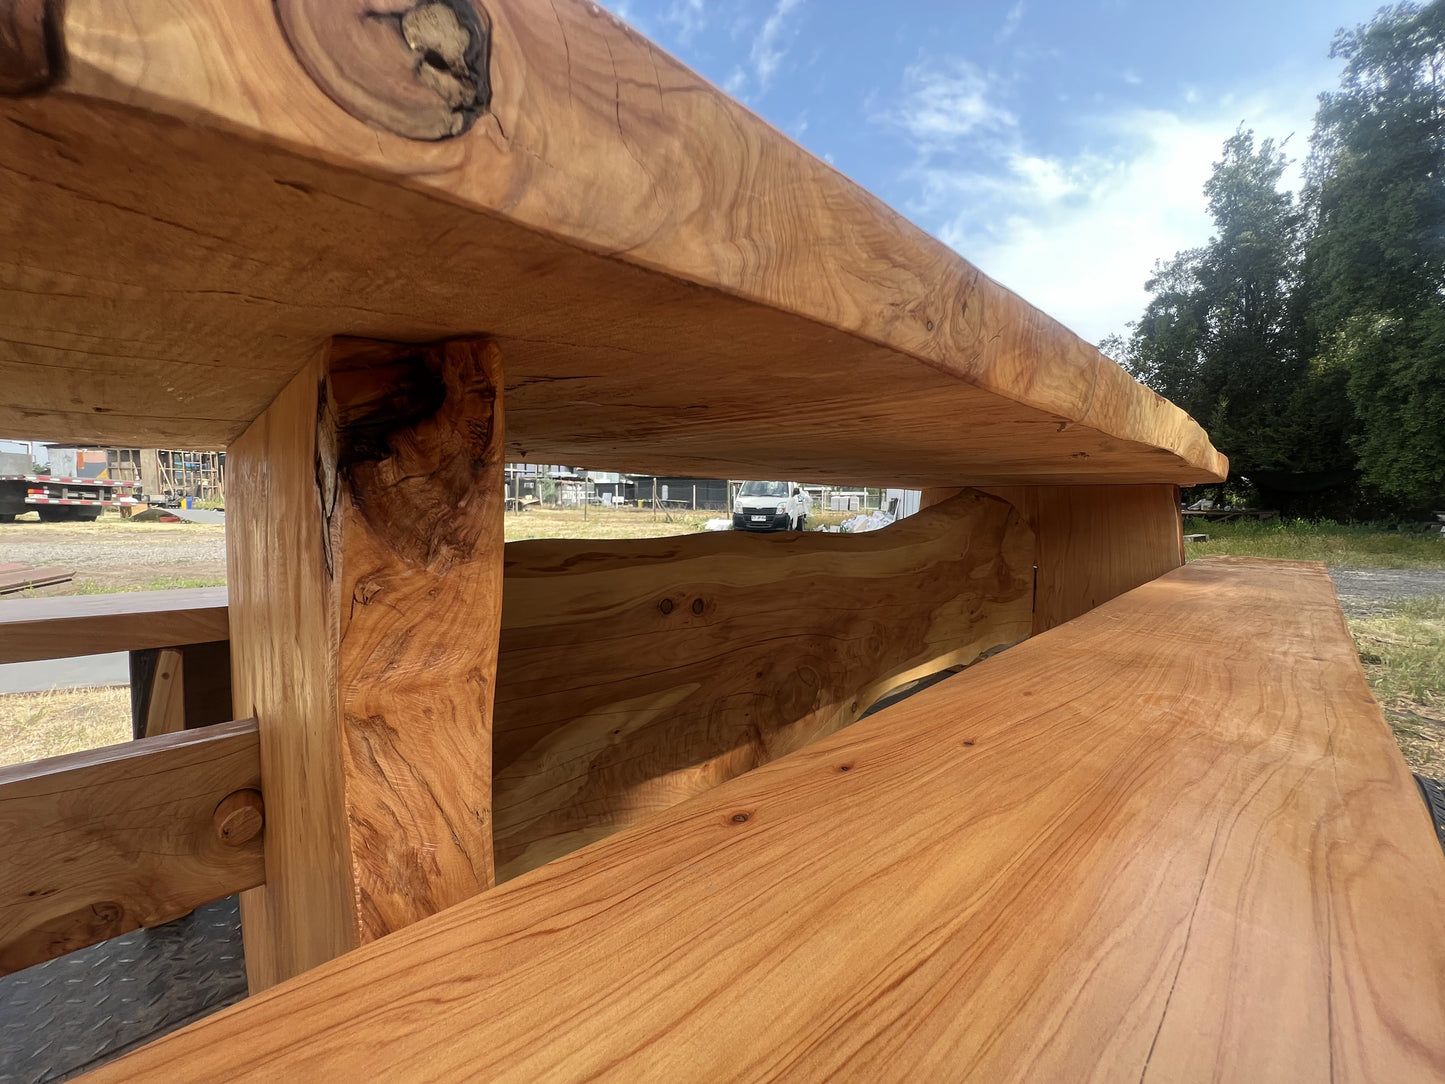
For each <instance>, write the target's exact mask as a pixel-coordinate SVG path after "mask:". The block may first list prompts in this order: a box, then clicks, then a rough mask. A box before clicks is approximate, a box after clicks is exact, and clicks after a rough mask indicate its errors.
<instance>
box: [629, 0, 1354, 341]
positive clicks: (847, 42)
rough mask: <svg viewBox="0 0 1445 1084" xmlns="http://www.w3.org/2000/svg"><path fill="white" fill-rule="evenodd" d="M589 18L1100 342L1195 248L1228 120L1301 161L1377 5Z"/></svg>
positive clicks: (676, 7) (1240, 3)
mask: <svg viewBox="0 0 1445 1084" xmlns="http://www.w3.org/2000/svg"><path fill="white" fill-rule="evenodd" d="M604 6H607V7H609V8H610V9H611V10H613V11H614V12H616V13H617V14H618V15H620V16H621V17H622V18H624V19H625V20H627V21H628V22H629V23H631V24H632V25H633V26H635V27H637V28H638V29H639V30H641V31H642V32H643V33H645V34H647V35H648V36H649V37H650V38H652V39H653V40H654V41H655V42H657V43H658V44H659V45H661V46H662V47H663V48H665V49H667V50H668V51H669V52H671V53H672V54H673V55H675V56H677V57H678V58H680V59H681V60H682V61H683V62H684V63H686V64H687V65H689V66H690V67H692V68H694V69H695V70H697V71H698V72H700V73H701V74H702V75H703V76H705V77H706V78H708V79H709V80H711V81H712V82H714V83H716V84H717V85H719V86H721V87H723V88H724V89H726V90H728V91H729V92H730V93H731V94H733V95H734V96H735V97H737V98H739V99H740V100H742V101H743V102H745V103H746V104H747V105H748V106H750V107H751V108H752V109H753V110H755V111H756V112H757V113H758V114H760V115H761V116H762V117H764V118H765V119H766V120H768V121H770V122H771V123H772V124H774V125H776V126H777V127H778V128H780V129H782V130H783V131H784V132H787V133H788V134H789V135H791V136H792V137H793V138H794V139H796V140H797V141H798V142H800V143H801V144H803V146H805V147H807V148H808V149H809V150H810V151H812V152H813V153H814V154H817V155H819V156H820V157H824V158H826V159H828V160H829V161H830V162H832V163H833V164H834V165H835V166H836V167H837V168H838V169H840V170H841V171H842V172H844V173H845V174H847V175H848V176H850V177H852V178H853V179H854V180H856V181H858V182H859V183H860V184H862V185H863V186H864V187H866V188H868V189H869V190H871V191H872V192H874V193H876V194H877V195H879V196H881V197H882V198H883V199H884V200H886V201H887V202H888V203H890V204H891V205H892V206H894V207H895V208H897V209H898V210H900V211H902V212H903V213H904V214H906V215H908V217H909V218H911V219H912V220H913V221H915V222H917V223H918V224H919V225H920V226H922V227H923V228H925V229H927V230H928V231H929V232H931V233H933V234H935V235H936V236H938V237H940V238H942V239H943V240H944V241H946V242H947V243H949V244H950V245H952V246H954V247H955V248H956V249H958V251H959V252H961V253H962V254H963V255H964V256H966V257H967V258H968V259H970V260H972V261H973V262H974V263H975V264H977V265H978V266H980V267H981V268H982V269H983V270H984V271H985V272H986V273H987V274H989V275H992V276H993V277H994V278H996V279H999V280H1000V281H1001V282H1003V283H1004V284H1005V285H1007V286H1009V287H1011V288H1012V289H1014V290H1017V291H1018V292H1019V293H1021V294H1022V295H1023V296H1024V297H1026V298H1027V299H1029V300H1030V301H1032V302H1033V303H1035V304H1036V305H1039V306H1040V307H1041V308H1043V309H1044V310H1046V311H1047V312H1049V313H1050V314H1051V315H1053V316H1056V317H1058V318H1059V319H1060V320H1063V321H1064V323H1066V324H1068V325H1069V326H1070V327H1072V328H1073V329H1074V330H1075V331H1077V332H1078V333H1079V334H1081V335H1083V336H1084V337H1086V338H1088V339H1090V340H1092V341H1098V340H1099V339H1100V338H1102V337H1103V336H1104V335H1105V334H1107V333H1109V332H1111V331H1123V330H1124V327H1125V324H1126V323H1127V322H1128V321H1129V320H1132V319H1135V318H1136V317H1137V316H1138V315H1139V313H1140V311H1141V310H1142V309H1143V306H1144V303H1145V301H1146V297H1147V295H1146V294H1145V293H1144V289H1143V283H1144V280H1145V278H1146V277H1147V276H1148V274H1149V271H1150V269H1151V268H1152V267H1153V264H1154V261H1155V260H1156V259H1159V258H1163V257H1168V256H1171V255H1173V253H1174V252H1175V251H1177V250H1178V249H1180V248H1185V247H1189V246H1192V245H1197V244H1200V243H1202V242H1203V241H1205V240H1206V239H1207V238H1208V236H1209V220H1208V217H1207V215H1206V213H1205V208H1204V197H1203V194H1202V192H1201V188H1202V186H1203V184H1204V181H1205V179H1206V178H1207V177H1208V175H1209V169H1210V164H1211V162H1213V161H1214V160H1215V159H1216V158H1217V157H1218V156H1219V149H1220V146H1221V144H1222V143H1223V142H1224V140H1225V138H1226V137H1227V136H1228V135H1230V133H1232V132H1233V131H1234V129H1235V128H1236V127H1237V126H1238V125H1239V124H1240V123H1241V122H1242V123H1244V124H1245V125H1246V126H1247V127H1250V128H1253V129H1255V131H1256V132H1257V133H1258V134H1259V135H1260V136H1262V137H1263V136H1274V137H1275V138H1276V139H1283V138H1284V137H1286V136H1290V135H1291V134H1293V138H1292V139H1291V141H1290V143H1289V145H1288V149H1289V150H1290V151H1291V152H1292V156H1293V157H1294V158H1296V159H1297V160H1298V159H1302V158H1303V156H1304V153H1305V152H1306V150H1307V147H1308V139H1309V132H1310V122H1311V118H1312V117H1313V115H1314V109H1315V104H1316V95H1317V94H1318V93H1319V92H1320V91H1322V90H1326V89H1329V88H1330V87H1332V86H1333V85H1334V84H1335V82H1336V79H1337V77H1338V72H1339V65H1338V63H1337V62H1335V61H1331V60H1330V59H1329V56H1328V54H1329V45H1330V40H1331V38H1332V36H1333V34H1334V31H1335V30H1336V29H1337V28H1338V27H1341V26H1347V25H1348V26H1353V25H1355V24H1356V23H1360V22H1364V21H1366V20H1368V19H1369V17H1370V16H1371V14H1372V13H1373V12H1374V11H1375V10H1376V8H1377V7H1378V6H1379V3H1378V0H1366V2H1357V0H1253V2H1246V0H1217V2H1214V3H1209V4H1205V3H1198V2H1185V3H1181V2H1178V0H1163V2H1161V0H1154V2H1148V3H1146V2H1142V0H1002V2H986V0H979V2H973V3H942V2H928V0H891V2H889V3H877V2H873V3H859V2H853V0H730V2H728V3H723V2H721V0H609V2H607V3H605V5H604ZM1293 180H1294V181H1295V182H1297V174H1296V176H1295V177H1294V178H1293Z"/></svg>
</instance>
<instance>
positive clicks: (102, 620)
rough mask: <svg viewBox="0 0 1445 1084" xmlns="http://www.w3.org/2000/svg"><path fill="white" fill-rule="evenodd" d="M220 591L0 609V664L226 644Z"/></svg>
mask: <svg viewBox="0 0 1445 1084" xmlns="http://www.w3.org/2000/svg"><path fill="white" fill-rule="evenodd" d="M228 634H229V626H228V623H227V616H226V589H225V588H224V587H188V588H182V589H179V590H175V591H128V592H124V593H121V594H114V595H59V596H56V597H54V598H22V599H13V600H8V601H7V602H6V603H5V605H4V606H3V607H0V663H6V662H33V661H35V660H37V659H63V658H68V657H70V656H72V655H77V654H82V655H94V654H102V653H105V652H110V651H138V650H143V649H146V648H156V647H183V646H186V645H189V644H200V643H207V642H209V641H212V640H224V639H226V637H227V635H228Z"/></svg>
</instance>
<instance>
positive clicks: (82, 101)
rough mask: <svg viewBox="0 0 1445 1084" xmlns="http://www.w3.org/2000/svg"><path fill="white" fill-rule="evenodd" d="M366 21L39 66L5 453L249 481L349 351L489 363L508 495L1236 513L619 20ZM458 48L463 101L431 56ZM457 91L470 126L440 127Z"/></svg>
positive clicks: (238, 19) (97, 25)
mask: <svg viewBox="0 0 1445 1084" xmlns="http://www.w3.org/2000/svg"><path fill="white" fill-rule="evenodd" d="M17 2H19V0H0V9H8V8H10V7H12V6H13V5H14V4H15V3H17ZM27 3H29V4H30V5H31V6H32V7H33V6H37V3H38V0H27ZM360 3H361V0H337V2H336V3H330V4H328V3H305V2H300V0H296V2H291V0H287V2H285V3H273V2H272V0H187V2H186V3H183V4H157V3H154V2H153V0H70V2H68V3H66V4H64V5H61V4H59V3H58V2H57V3H55V4H53V5H52V9H53V10H52V19H51V23H50V26H49V31H50V32H52V33H51V38H50V39H47V42H46V43H45V48H41V47H36V48H33V49H31V50H29V51H28V52H27V51H25V50H21V51H20V52H19V53H17V54H16V55H17V57H21V56H40V57H42V58H44V57H51V58H56V59H63V65H62V64H52V65H51V66H49V67H47V68H46V69H45V70H44V71H33V72H32V71H28V70H22V71H20V72H18V73H16V74H15V75H14V77H13V78H12V79H11V80H9V85H11V86H14V87H24V88H25V89H26V90H27V91H28V92H29V94H30V96H28V97H21V98H9V99H5V98H0V185H3V199H0V383H3V385H4V386H5V387H7V388H10V389H14V390H13V392H11V393H10V394H8V395H7V396H6V398H5V402H4V404H3V406H0V427H5V428H10V429H15V430H17V431H18V430H23V431H25V432H26V433H33V434H36V435H38V436H44V437H48V438H51V439H60V438H64V439H68V440H94V441H98V442H110V443H115V442H119V443H127V444H140V445H148V446H155V445H160V446H186V447H198V446H207V445H219V444H224V443H226V442H228V441H230V440H232V439H234V438H235V437H237V436H238V435H239V434H240V433H241V432H242V431H243V430H244V429H245V428H246V426H247V425H248V424H249V423H250V422H251V421H252V420H253V419H254V418H255V417H256V416H257V415H259V414H260V412H261V411H262V410H263V409H264V408H265V406H266V405H267V404H268V403H269V402H270V401H271V400H272V399H274V398H275V397H276V395H277V394H278V393H279V392H280V391H281V389H282V388H283V387H284V386H285V385H286V383H287V382H288V381H289V380H290V379H291V377H292V376H294V375H295V374H296V373H297V372H299V371H300V370H301V368H302V367H303V366H304V365H305V364H306V363H307V362H308V361H309V360H310V359H311V358H313V357H315V356H316V353H317V351H318V350H319V349H320V347H321V346H322V344H323V343H324V342H325V341H326V340H327V339H328V338H330V337H331V336H333V335H339V334H349V335H359V336H365V337H369V338H375V339H392V340H398V341H404V342H426V341H435V340H438V339H441V338H446V337H451V336H468V335H481V334H485V335H488V336H491V337H493V338H494V339H496V340H497V341H498V342H499V344H500V345H501V347H502V349H503V353H504V355H505V356H506V358H507V386H506V396H507V399H508V432H507V447H506V454H507V456H508V457H509V458H510V459H513V460H531V461H551V462H585V463H586V464H588V465H589V466H593V467H597V468H612V469H630V470H644V471H656V472H661V473H672V474H685V475H697V476H705V477H720V478H722V477H734V478H736V477H748V476H759V475H762V476H767V477H774V476H783V477H806V478H810V479H817V480H819V481H827V480H836V481H848V482H854V483H859V482H870V483H875V484H888V485H897V484H909V485H959V484H969V483H972V484H984V483H993V484H1008V483H1023V482H1036V483H1037V482H1062V483H1067V482H1078V481H1088V480H1099V479H1108V480H1110V481H1115V482H1172V483H1192V482H1202V481H1209V480H1218V479H1221V478H1223V477H1224V473H1225V470H1226V461H1225V459H1224V457H1223V456H1221V455H1220V454H1219V453H1218V452H1217V451H1216V450H1215V449H1214V448H1213V447H1212V446H1211V445H1210V444H1209V441H1208V438H1207V437H1206V436H1205V434H1204V432H1203V430H1201V429H1200V428H1199V426H1198V425H1196V424H1195V423H1194V421H1193V420H1192V419H1190V418H1189V417H1188V416H1187V415H1185V414H1184V413H1183V412H1182V411H1180V410H1179V409H1177V408H1176V407H1174V406H1172V405H1171V404H1170V403H1168V402H1167V401H1165V400H1164V399H1162V398H1160V397H1159V396H1157V395H1155V394H1154V393H1153V392H1151V391H1149V390H1148V389H1146V388H1143V387H1141V386H1139V385H1138V384H1136V383H1134V382H1133V381H1132V380H1131V379H1130V378H1129V377H1128V376H1127V375H1126V374H1125V373H1124V372H1123V370H1121V369H1120V368H1119V367H1118V366H1117V365H1115V364H1114V363H1113V362H1112V361H1110V360H1109V359H1107V358H1105V357H1104V356H1103V355H1101V354H1100V353H1099V351H1098V350H1096V349H1095V348H1094V347H1093V346H1092V345H1090V344H1089V343H1087V342H1084V341H1083V340H1081V339H1080V338H1078V337H1077V336H1076V335H1074V334H1073V333H1072V332H1070V331H1069V330H1068V329H1066V328H1064V327H1063V326H1061V325H1060V324H1058V323H1057V322H1055V321H1054V320H1052V319H1050V318H1049V317H1047V316H1046V315H1044V314H1043V313H1041V312H1039V311H1038V310H1037V309H1035V308H1033V307H1032V306H1030V305H1028V304H1027V303H1026V302H1024V301H1023V300H1021V299H1020V298H1019V297H1017V296H1016V295H1014V294H1012V293H1010V292H1009V291H1008V290H1006V289H1004V288H1003V287H1001V286H999V285H998V284H997V283H995V282H993V281H991V280H990V279H989V278H988V277H987V276H985V275H983V274H982V273H980V271H979V269H978V268H976V267H974V266H973V265H972V264H970V263H968V262H967V261H966V260H964V259H963V258H961V257H960V256H958V255H957V254H956V253H954V252H953V251H952V250H951V249H949V248H948V247H947V246H946V245H944V244H943V243H941V242H940V241H938V240H936V239H934V238H932V237H930V236H928V235H926V234H925V233H924V232H923V231H922V230H920V229H918V228H917V227H915V226H912V225H910V224H909V223H908V222H906V221H905V220H903V219H902V218H901V217H900V216H899V215H898V214H896V213H895V212H893V211H892V210H890V209H889V208H887V207H886V206H884V205H883V204H882V203H881V202H879V201H878V200H877V199H875V198H873V197H872V196H870V195H869V194H868V193H866V192H864V191H863V190H862V189H860V188H859V187H857V186H856V185H855V184H853V183H852V182H850V181H849V180H847V178H845V177H843V176H842V175H841V174H839V173H838V172H837V171H836V170H834V169H833V168H832V167H830V166H828V165H827V164H826V163H823V162H821V161H819V160H818V159H816V158H814V157H812V156H811V155H810V154H808V153H807V152H806V151H804V150H802V149H801V148H799V147H798V146H796V145H795V144H794V143H793V142H792V141H790V140H789V139H787V138H786V137H785V136H783V135H782V134H781V133H779V132H777V131H776V130H774V129H773V128H771V127H769V126H768V125H767V124H765V123H764V122H763V121H761V120H760V119H759V118H758V117H756V116H755V115H753V114H752V113H751V112H749V111H748V110H747V109H746V108H744V107H743V106H741V105H740V104H738V103H737V102H734V101H732V100H731V99H730V98H728V97H727V96H726V95H725V94H723V93H722V92H720V91H719V90H718V89H717V88H715V87H713V86H711V85H709V84H708V83H707V82H706V81H705V80H703V79H701V78H700V77H699V76H697V75H696V74H694V73H693V72H691V71H689V70H688V69H686V68H685V67H683V66H682V65H681V64H679V63H678V62H677V61H676V60H674V59H673V58H671V57H669V56H667V55H666V54H665V53H663V52H661V51H660V50H658V49H657V48H656V47H655V46H653V45H652V44H651V43H650V42H648V41H647V40H646V39H644V38H642V37H641V36H639V35H638V34H637V33H636V32H634V31H632V30H631V29H629V28H628V27H626V26H625V25H623V24H622V23H621V22H619V21H617V20H616V19H615V18H614V17H613V16H611V15H609V14H608V13H607V12H606V11H604V10H603V9H602V8H601V7H599V6H598V5H596V4H593V3H590V2H586V0H555V2H554V3H538V2H535V0H446V2H445V3H441V2H433V0H399V2H398V3H397V4H395V5H392V6H389V7H388V9H387V10H388V11H391V10H393V9H394V10H395V13H396V14H397V17H396V18H388V19H380V18H368V17H365V7H366V6H365V5H364V4H362V5H361V7H358V6H357V5H358V4H360ZM433 16H436V17H438V18H442V17H444V20H452V22H451V23H450V24H449V27H445V28H443V30H445V33H447V34H450V35H451V37H450V38H448V41H447V43H446V44H444V45H443V46H441V47H439V48H438V49H431V55H432V56H434V57H435V58H436V60H437V63H438V64H440V63H442V60H443V58H444V57H449V58H450V59H446V60H445V64H447V65H453V67H451V68H447V69H446V72H445V73H443V72H442V69H441V68H440V67H438V66H437V65H435V64H430V63H424V58H425V57H426V56H427V55H428V54H427V50H428V49H430V46H427V45H426V44H425V42H423V41H422V40H421V38H418V37H417V36H416V34H415V33H412V31H408V30H407V29H406V25H404V24H407V25H410V24H409V23H408V20H409V19H410V20H416V19H422V18H423V17H426V18H431V17H433ZM458 19H460V20H461V22H460V23H458V22H456V20H458ZM462 24H465V25H462ZM437 25H440V24H437ZM433 29H435V27H434V28H433ZM413 30H415V27H413ZM428 32H430V31H428ZM408 34H411V35H412V36H411V37H410V38H408V37H407V35H408ZM458 35H460V37H459V36H458ZM423 36H424V35H423ZM52 39H53V40H52ZM409 41H410V42H411V43H412V44H411V45H408V42H409ZM413 46H415V48H413ZM47 50H48V51H47ZM16 63H20V60H18V59H17V60H16ZM22 68H23V65H22ZM417 72H421V73H423V74H424V80H423V82H421V83H418V82H415V81H414V75H413V73H417ZM438 79H440V80H442V81H443V82H446V83H447V85H448V86H451V87H452V90H453V91H456V92H457V93H458V94H460V97H458V98H457V101H458V102H462V101H463V99H464V100H465V102H466V103H469V104H464V105H461V104H459V105H458V106H457V111H452V110H450V108H447V109H443V110H442V112H441V114H438V113H437V112H436V110H437V102H438V99H437V96H436V95H437V90H436V88H437V85H438V84H437V83H436V80H438ZM425 80H431V82H426V81H425ZM448 80H452V81H453V82H447V81H448ZM455 80H461V82H460V83H456V82H455ZM463 84H465V88H469V89H465V92H464V93H463V92H462V91H461V90H458V88H460V87H463ZM5 85H6V83H5V81H0V87H3V86H5ZM449 93H450V92H449Z"/></svg>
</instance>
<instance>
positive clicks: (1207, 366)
mask: <svg viewBox="0 0 1445 1084" xmlns="http://www.w3.org/2000/svg"><path fill="white" fill-rule="evenodd" d="M1330 55H1331V56H1333V57H1337V58H1340V59H1343V60H1344V62H1345V64H1344V71H1343V74H1342V76H1341V80H1340V85H1339V87H1338V89H1336V90H1332V91H1330V92H1328V93H1325V94H1321V95H1320V104H1319V110H1318V112H1317V114H1316V116H1315V122H1314V130H1313V133H1312V135H1311V138H1310V143H1309V150H1308V156H1307V158H1306V159H1305V164H1304V177H1305V180H1304V185H1303V190H1302V191H1301V192H1300V194H1299V195H1298V196H1295V195H1294V194H1292V193H1290V192H1288V191H1282V190H1281V187H1280V184H1281V179H1282V177H1283V175H1284V171H1285V169H1286V167H1287V166H1288V165H1289V161H1288V159H1287V157H1286V154H1285V148H1284V147H1283V146H1281V145H1280V144H1278V143H1276V142H1275V140H1273V139H1270V138H1265V139H1257V138H1256V136H1255V133H1254V132H1253V131H1250V130H1247V129H1245V128H1243V127H1241V129H1240V130H1239V131H1237V132H1236V133H1235V134H1234V135H1233V136H1232V137H1231V138H1230V139H1229V140H1227V141H1226V142H1225V144H1224V153H1223V157H1222V158H1221V159H1220V161H1218V162H1217V163H1215V166H1214V171H1213V175H1212V176H1211V177H1210V179H1209V182H1208V183H1207V184H1206V185H1205V189H1204V191H1205V195H1206V197H1207V200H1208V206H1209V211H1210V214H1211V215H1212V216H1213V219H1214V233H1213V236H1212V237H1211V238H1210V239H1209V241H1208V243H1206V244H1205V245H1204V246H1203V247H1201V248H1196V249H1189V250H1186V251H1183V252H1179V253H1176V254H1175V256H1174V257H1173V259H1170V260H1167V261H1161V262H1160V263H1159V264H1157V265H1156V267H1155V269H1154V273H1153V275H1152V277H1151V278H1150V279H1149V280H1148V282H1147V283H1146V288H1147V290H1148V291H1149V293H1150V294H1151V300H1150V301H1149V304H1148V306H1147V307H1146V308H1145V310H1144V314H1143V316H1142V317H1141V318H1140V319H1139V320H1138V321H1136V322H1135V323H1133V324H1131V325H1130V328H1129V334H1128V335H1127V336H1111V337H1110V339H1109V340H1106V341H1105V342H1104V343H1102V344H1101V346H1102V347H1103V349H1104V351H1105V352H1106V353H1108V354H1110V355H1111V356H1113V357H1115V358H1116V359H1117V360H1119V361H1120V362H1121V363H1122V364H1124V365H1125V366H1126V367H1127V368H1128V369H1129V370H1130V371H1131V372H1132V373H1133V374H1134V375H1135V376H1136V377H1137V378H1138V379H1139V380H1141V381H1142V382H1143V383H1145V384H1147V385H1149V386H1150V387H1152V388H1154V389H1155V390H1156V391H1158V392H1159V393H1160V394H1162V395H1164V396H1166V397H1168V398H1169V399H1171V400H1173V401H1174V402H1175V403H1177V404H1178V405H1179V406H1181V407H1183V408H1184V409H1185V410H1187V411H1188V412H1189V413H1190V414H1191V415H1193V416H1194V417H1195V418H1196V419H1197V420H1198V421H1199V422H1200V423H1201V424H1202V425H1203V426H1204V427H1205V428H1206V429H1207V430H1208V431H1209V434H1210V437H1211V438H1212V439H1213V441H1214V443H1215V445H1216V446H1217V447H1218V448H1219V449H1220V450H1221V451H1223V452H1224V453H1225V454H1226V455H1228V456H1229V458H1230V481H1229V483H1228V487H1229V488H1230V489H1232V490H1234V491H1235V493H1236V495H1238V496H1241V497H1243V498H1244V499H1246V500H1251V501H1254V500H1257V501H1260V502H1262V503H1264V504H1266V505H1268V506H1270V507H1277V508H1280V509H1281V510H1282V511H1284V512H1287V513H1290V514H1297V515H1328V516H1333V517H1335V518H1344V519H1362V518H1379V517H1382V516H1401V517H1410V516H1418V515H1420V514H1423V513H1428V512H1430V511H1432V510H1435V509H1445V0H1436V2H1435V3H1431V4H1428V5H1420V4H1399V5H1397V6H1394V7H1390V8H1385V9H1382V10H1381V11H1380V12H1379V13H1378V14H1377V15H1376V17H1375V18H1374V19H1373V20H1372V21H1371V22H1369V23H1368V24H1367V25H1364V26H1360V27H1356V28H1355V29H1352V30H1341V31H1339V32H1338V33H1337V34H1336V36H1335V39H1334V43H1333V46H1332V48H1331V53H1330Z"/></svg>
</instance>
